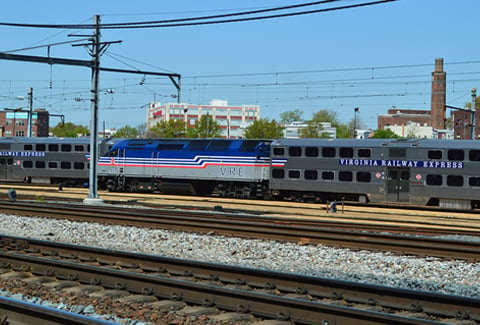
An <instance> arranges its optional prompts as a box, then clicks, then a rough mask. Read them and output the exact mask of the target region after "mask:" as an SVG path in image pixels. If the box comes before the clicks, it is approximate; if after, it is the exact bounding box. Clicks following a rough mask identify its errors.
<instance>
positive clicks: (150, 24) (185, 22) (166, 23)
mask: <svg viewBox="0 0 480 325" xmlns="http://www.w3.org/2000/svg"><path fill="white" fill-rule="evenodd" d="M338 1H342V0H324V1H316V2H310V3H303V4H298V5H292V6H284V7H275V8H268V9H261V10H253V11H246V12H237V13H231V14H223V15H213V16H204V17H192V18H180V19H170V20H157V21H146V22H127V23H111V24H102V25H100V28H102V29H127V28H160V27H183V26H198V25H210V24H224V23H233V22H244V21H254V20H264V19H273V18H285V17H291V16H299V15H309V14H315V13H321V12H328V11H336V10H345V9H352V8H358V7H365V6H372V5H378V4H382V3H387V2H393V1H397V0H377V1H371V2H364V3H358V4H352V5H345V6H337V7H330V8H322V9H315V10H307V11H296V12H289V13H283V14H275V15H266V16H256V17H245V18H235V19H219V18H228V17H236V16H244V15H253V14H258V13H263V12H272V11H279V10H288V9H293V8H300V7H306V6H315V5H321V4H327V3H331V2H338ZM204 20H207V21H204ZM0 26H11V27H30V28H56V29H58V28H61V29H92V28H93V27H94V26H95V25H93V24H77V25H68V24H67V25H60V24H26V23H5V22H4V23H0Z"/></svg>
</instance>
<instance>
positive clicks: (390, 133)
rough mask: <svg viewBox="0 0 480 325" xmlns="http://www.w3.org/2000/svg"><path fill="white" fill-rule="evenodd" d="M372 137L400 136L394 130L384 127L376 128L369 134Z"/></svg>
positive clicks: (388, 137) (389, 137)
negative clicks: (371, 134) (383, 128)
mask: <svg viewBox="0 0 480 325" xmlns="http://www.w3.org/2000/svg"><path fill="white" fill-rule="evenodd" d="M371 138H373V139H399V138H400V136H399V135H397V134H396V133H395V132H393V131H392V130H390V129H385V130H377V131H375V133H374V134H373V136H371Z"/></svg>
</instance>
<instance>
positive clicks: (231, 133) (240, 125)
mask: <svg viewBox="0 0 480 325" xmlns="http://www.w3.org/2000/svg"><path fill="white" fill-rule="evenodd" d="M206 114H208V115H209V116H211V117H212V118H213V119H214V120H215V121H216V122H217V123H218V124H219V125H220V128H221V130H222V135H221V136H222V137H223V138H229V139H236V138H241V137H242V136H243V132H244V130H245V128H246V127H247V126H249V125H250V124H252V123H253V122H254V121H255V120H257V119H259V118H260V106H258V105H242V106H228V103H227V101H224V100H213V101H211V102H210V104H209V105H194V104H186V103H166V104H163V105H161V104H160V103H159V102H151V103H150V105H149V107H148V111H147V131H148V130H149V129H150V128H152V127H153V126H154V125H155V124H157V123H158V122H161V121H168V120H171V119H175V120H181V121H183V122H184V123H185V128H189V127H193V126H195V122H197V121H198V120H199V119H200V117H202V116H203V115H206Z"/></svg>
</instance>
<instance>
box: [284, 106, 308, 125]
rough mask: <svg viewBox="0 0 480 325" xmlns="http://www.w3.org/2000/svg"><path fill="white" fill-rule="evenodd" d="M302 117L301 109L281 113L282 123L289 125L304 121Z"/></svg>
mask: <svg viewBox="0 0 480 325" xmlns="http://www.w3.org/2000/svg"><path fill="white" fill-rule="evenodd" d="M302 115H303V111H302V110H301V109H295V110H293V111H286V112H282V113H280V123H284V124H289V123H292V122H295V121H303V120H302Z"/></svg>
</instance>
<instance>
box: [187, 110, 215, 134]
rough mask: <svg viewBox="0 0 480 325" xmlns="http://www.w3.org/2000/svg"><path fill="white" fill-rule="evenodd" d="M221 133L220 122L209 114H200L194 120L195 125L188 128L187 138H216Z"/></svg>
mask: <svg viewBox="0 0 480 325" xmlns="http://www.w3.org/2000/svg"><path fill="white" fill-rule="evenodd" d="M221 134H222V130H221V128H220V124H218V123H217V121H215V120H214V119H213V118H212V117H211V116H210V115H202V116H201V117H200V119H198V120H197V121H196V122H195V127H193V128H188V130H187V137H188V138H218V137H219V136H220V135H221Z"/></svg>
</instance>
